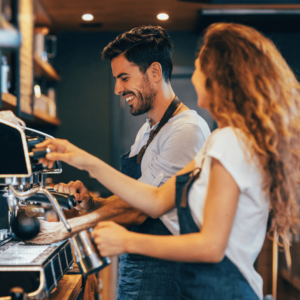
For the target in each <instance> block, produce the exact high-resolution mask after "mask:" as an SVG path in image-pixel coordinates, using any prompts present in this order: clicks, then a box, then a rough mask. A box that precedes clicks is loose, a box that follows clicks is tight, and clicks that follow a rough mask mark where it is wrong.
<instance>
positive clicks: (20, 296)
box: [9, 287, 27, 300]
mask: <svg viewBox="0 0 300 300" xmlns="http://www.w3.org/2000/svg"><path fill="white" fill-rule="evenodd" d="M9 295H10V297H11V300H26V299H27V297H26V294H25V293H24V290H23V289H22V288H20V287H14V288H12V289H10V291H9Z"/></svg>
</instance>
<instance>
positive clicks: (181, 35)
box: [51, 32, 300, 196]
mask: <svg viewBox="0 0 300 300" xmlns="http://www.w3.org/2000/svg"><path fill="white" fill-rule="evenodd" d="M117 35H118V32H109V33H107V32H106V33H101V32H97V33H96V32H95V33H83V32H78V33H76V32H64V33H61V34H59V35H58V49H57V53H58V55H57V57H56V58H55V65H54V67H55V68H56V69H57V70H58V72H59V73H60V75H61V78H62V79H61V81H60V82H59V83H58V84H57V85H56V94H57V97H56V98H57V110H58V116H59V118H60V119H61V121H62V125H61V126H60V127H58V128H57V129H56V130H52V131H51V133H52V134H54V135H55V136H56V137H59V138H65V139H68V140H70V141H71V142H72V143H74V144H75V145H77V146H79V147H81V148H83V149H84V150H86V151H88V152H90V153H92V154H93V155H95V156H97V157H99V158H101V159H103V160H104V161H105V162H107V163H109V164H111V165H112V164H113V161H112V160H113V156H112V144H113V141H112V139H113V135H112V122H113V119H112V117H111V116H112V115H113V112H112V107H113V105H112V101H119V100H116V98H114V97H113V88H112V87H113V84H114V82H113V80H112V75H111V68H110V62H106V61H102V60H101V51H102V49H103V48H104V47H105V46H106V45H107V44H108V43H109V42H110V41H111V40H113V39H114V38H115V37H116V36H117ZM170 35H171V38H172V39H173V41H174V44H175V48H174V52H173V61H174V65H176V66H185V67H192V66H194V60H195V57H196V56H195V53H196V50H197V45H198V40H199V34H196V33H190V32H170ZM268 36H269V37H271V38H272V39H273V40H274V42H275V44H276V45H277V47H278V48H279V50H280V51H281V52H282V54H283V56H284V57H285V58H286V60H287V62H288V63H289V65H290V66H291V67H292V69H293V70H294V71H295V72H296V73H297V74H298V75H300V73H299V70H300V56H299V54H298V53H299V49H300V34H299V33H281V34H268ZM298 78H299V77H298ZM195 101H196V99H195ZM118 105H119V104H118ZM145 118H146V116H145ZM53 178H54V180H55V181H56V182H60V181H62V182H69V181H70V180H77V179H79V180H81V181H83V182H84V183H85V184H86V186H87V187H88V188H89V189H92V190H98V191H100V192H101V193H102V194H103V195H104V196H105V195H107V194H108V192H107V190H106V189H105V188H104V187H102V185H101V184H100V183H98V182H97V181H96V180H95V179H92V178H90V177H89V176H88V174H87V172H84V171H79V170H76V169H75V168H72V167H69V166H67V165H64V171H63V173H62V174H61V175H56V176H53Z"/></svg>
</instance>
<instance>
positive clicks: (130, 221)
mask: <svg viewBox="0 0 300 300" xmlns="http://www.w3.org/2000/svg"><path fill="white" fill-rule="evenodd" d="M115 197H116V196H115ZM108 199H109V198H108ZM146 219H147V216H146V215H145V214H143V213H142V212H140V211H139V210H137V209H135V208H133V207H131V206H129V205H128V204H127V203H125V202H124V201H123V200H121V199H120V198H115V199H114V200H112V199H111V200H110V201H109V202H108V203H107V204H106V205H104V206H102V207H101V208H99V209H97V210H95V211H94V212H92V213H88V214H84V215H82V216H80V217H76V218H73V219H69V220H68V222H69V224H70V226H71V228H72V233H76V232H79V231H81V230H84V229H87V228H91V227H95V226H96V225H97V223H98V222H100V221H114V222H116V223H118V224H120V225H123V226H125V227H128V226H131V225H136V224H141V223H143V222H144V221H145V220H146Z"/></svg>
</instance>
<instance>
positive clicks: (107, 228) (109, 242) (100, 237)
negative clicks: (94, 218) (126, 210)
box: [92, 221, 132, 256]
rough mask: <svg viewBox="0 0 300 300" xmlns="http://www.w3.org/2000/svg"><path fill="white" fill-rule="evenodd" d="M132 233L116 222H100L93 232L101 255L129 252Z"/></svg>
mask: <svg viewBox="0 0 300 300" xmlns="http://www.w3.org/2000/svg"><path fill="white" fill-rule="evenodd" d="M131 235H132V233H131V232H130V231H128V230H126V229H125V228H124V227H122V226H120V225H118V224H116V223H115V222H111V221H107V222H99V223H98V225H97V226H96V227H95V228H94V231H93V232H92V237H93V238H94V241H95V244H96V245H97V248H98V250H99V251H100V254H101V256H114V255H119V254H122V253H124V252H127V244H128V242H129V241H130V237H131Z"/></svg>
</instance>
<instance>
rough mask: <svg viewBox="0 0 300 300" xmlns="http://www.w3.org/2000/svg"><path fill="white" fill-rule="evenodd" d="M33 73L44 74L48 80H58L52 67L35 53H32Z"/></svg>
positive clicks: (38, 75) (58, 77) (36, 74)
mask: <svg viewBox="0 0 300 300" xmlns="http://www.w3.org/2000/svg"><path fill="white" fill-rule="evenodd" d="M34 75H35V76H37V77H40V76H42V75H45V76H46V78H47V79H48V80H56V81H59V80H60V76H59V75H58V74H57V72H56V71H55V70H54V68H53V67H52V66H51V65H50V64H49V63H48V62H46V61H43V60H42V59H41V58H40V57H38V56H37V55H34Z"/></svg>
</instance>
